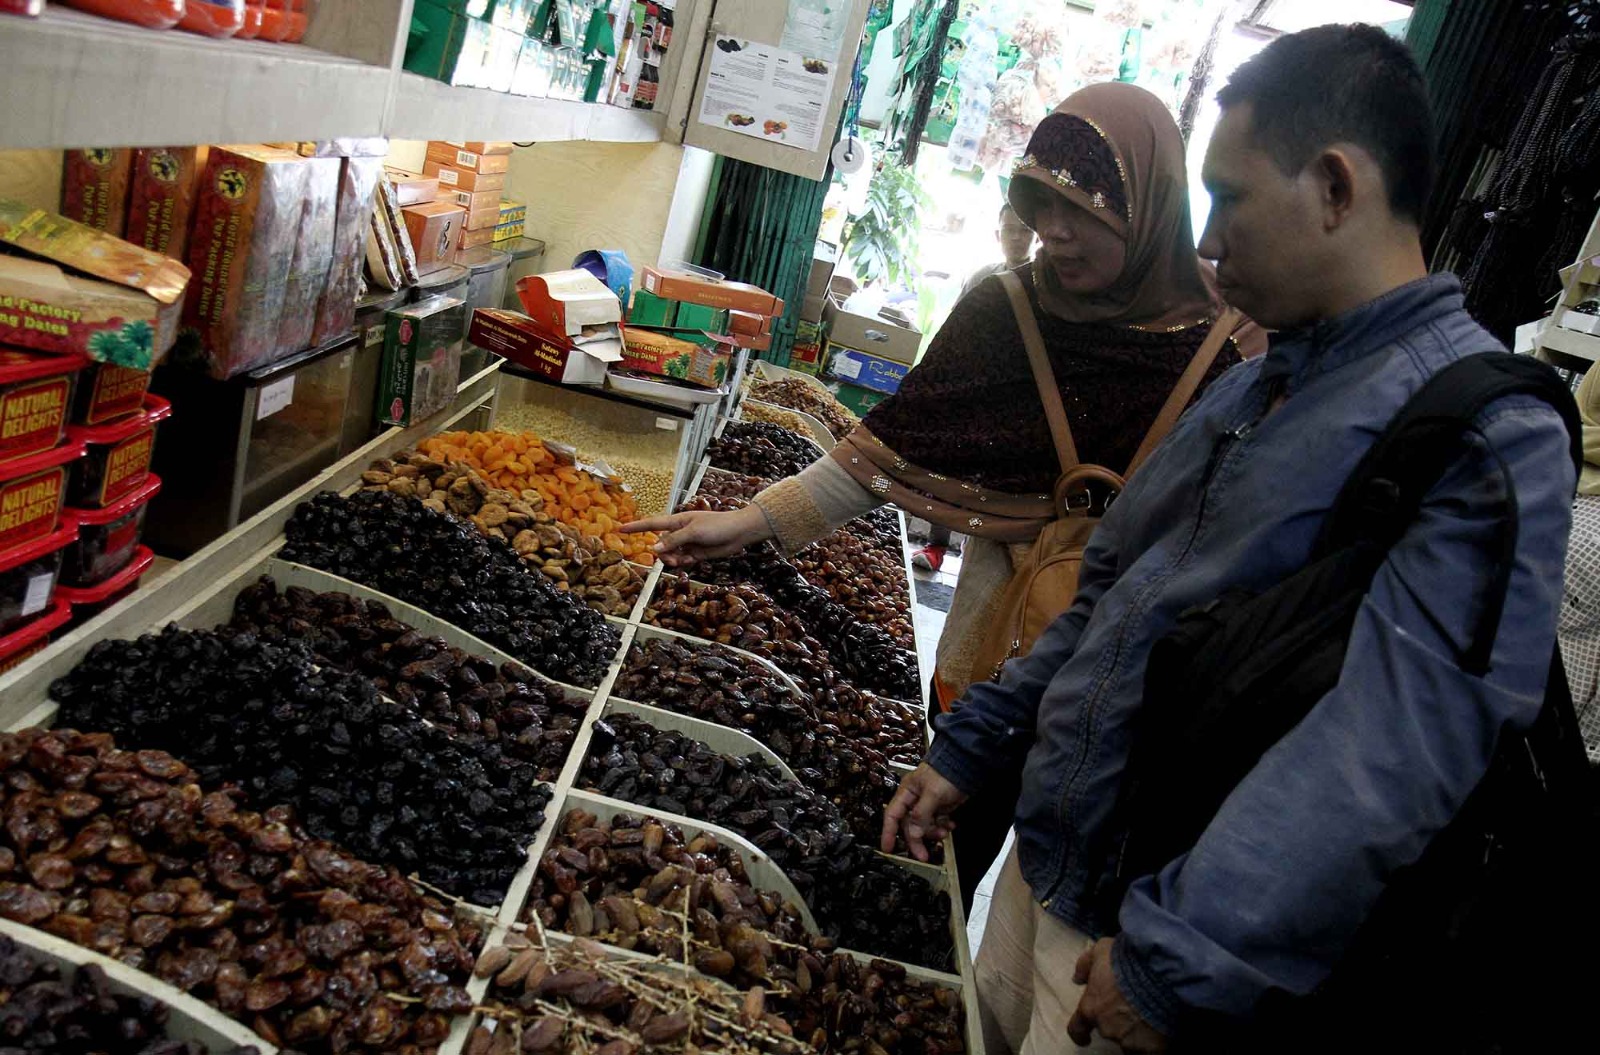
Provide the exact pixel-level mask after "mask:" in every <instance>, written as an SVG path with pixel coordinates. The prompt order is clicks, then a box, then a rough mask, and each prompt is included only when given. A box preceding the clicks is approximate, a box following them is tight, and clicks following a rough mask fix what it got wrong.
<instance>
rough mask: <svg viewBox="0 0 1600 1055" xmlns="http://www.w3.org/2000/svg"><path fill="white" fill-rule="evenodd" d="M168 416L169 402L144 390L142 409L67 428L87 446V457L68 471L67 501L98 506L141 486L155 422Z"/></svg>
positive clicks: (79, 505) (76, 506) (152, 447)
mask: <svg viewBox="0 0 1600 1055" xmlns="http://www.w3.org/2000/svg"><path fill="white" fill-rule="evenodd" d="M171 416H172V404H171V403H168V402H167V401H166V400H164V399H162V398H161V397H160V396H158V395H155V394H153V393H147V394H146V395H145V397H144V410H143V411H142V412H140V413H138V414H135V415H133V416H132V417H128V418H124V419H122V420H121V421H113V422H111V423H110V424H107V425H73V426H72V427H71V428H69V429H67V434H68V435H69V436H71V437H72V438H73V439H75V440H79V441H81V442H82V443H84V444H86V445H87V446H88V448H89V454H88V457H87V458H85V459H84V460H83V462H82V464H80V465H79V466H78V468H77V471H76V472H74V473H73V474H72V487H71V488H70V489H69V490H68V492H67V504H68V505H70V506H72V507H73V508H74V509H100V508H102V507H104V506H108V505H114V504H115V503H116V502H117V501H118V500H119V499H121V498H124V497H126V496H127V495H130V494H132V493H133V492H135V491H137V490H138V489H139V488H140V487H143V486H144V482H145V480H146V479H148V478H149V476H150V456H151V455H152V454H154V453H155V449H156V425H158V424H159V423H161V422H163V421H165V420H167V419H168V418H170V417H171Z"/></svg>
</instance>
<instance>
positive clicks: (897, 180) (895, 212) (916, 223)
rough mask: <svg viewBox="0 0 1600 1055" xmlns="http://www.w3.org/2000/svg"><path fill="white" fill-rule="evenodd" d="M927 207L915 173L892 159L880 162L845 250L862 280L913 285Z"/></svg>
mask: <svg viewBox="0 0 1600 1055" xmlns="http://www.w3.org/2000/svg"><path fill="white" fill-rule="evenodd" d="M928 207H929V201H928V196H927V194H926V193H925V192H924V191H923V190H922V187H921V186H920V185H919V184H918V183H917V176H916V173H915V172H913V171H912V170H911V169H909V168H907V167H906V166H904V165H901V164H900V163H899V162H898V161H895V160H893V159H892V158H887V157H886V158H884V160H882V161H881V162H879V164H878V167H877V170H876V171H875V172H874V173H873V174H872V182H871V184H870V185H869V186H868V188H867V206H866V208H865V209H864V210H862V211H861V212H860V213H859V214H857V215H855V216H852V217H851V218H850V223H849V226H848V227H847V228H846V230H845V236H844V241H845V246H844V250H845V255H846V256H848V257H849V259H850V262H851V263H852V264H853V265H854V267H855V274H856V278H857V279H858V280H859V281H861V282H862V283H863V284H868V283H872V282H882V283H883V284H884V285H889V286H893V285H897V284H902V283H903V284H904V285H906V286H907V287H910V288H915V286H916V278H917V251H918V247H919V243H920V235H921V231H922V213H923V210H924V209H926V208H928Z"/></svg>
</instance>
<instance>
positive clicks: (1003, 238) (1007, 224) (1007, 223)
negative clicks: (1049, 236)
mask: <svg viewBox="0 0 1600 1055" xmlns="http://www.w3.org/2000/svg"><path fill="white" fill-rule="evenodd" d="M996 237H998V238H999V239H1000V251H1001V252H1002V253H1004V254H1005V258H1006V266H1007V267H1017V266H1018V265H1020V264H1024V263H1026V262H1027V260H1028V257H1030V256H1032V255H1033V231H1032V230H1031V229H1030V228H1029V227H1028V225H1027V224H1025V223H1023V222H1022V220H1021V219H1020V218H1019V217H1018V216H1017V214H1016V213H1014V212H1012V211H1011V210H1010V209H1007V210H1006V211H1005V213H1004V214H1002V215H1001V217H1000V231H999V234H998V235H996Z"/></svg>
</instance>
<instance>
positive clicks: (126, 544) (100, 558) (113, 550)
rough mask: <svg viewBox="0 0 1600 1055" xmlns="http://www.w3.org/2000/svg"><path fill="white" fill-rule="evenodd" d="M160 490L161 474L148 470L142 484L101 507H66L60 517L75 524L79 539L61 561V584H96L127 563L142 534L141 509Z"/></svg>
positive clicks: (142, 517) (83, 585)
mask: <svg viewBox="0 0 1600 1055" xmlns="http://www.w3.org/2000/svg"><path fill="white" fill-rule="evenodd" d="M160 491H161V477H159V476H157V475H155V474H154V473H151V474H150V475H149V476H147V477H146V478H145V481H144V484H143V486H141V487H139V488H138V490H136V491H133V492H132V493H130V494H127V495H124V496H123V497H121V498H119V499H117V501H115V502H113V503H112V504H111V505H108V506H105V507H103V508H101V509H73V508H71V507H68V509H67V511H66V513H65V514H63V519H67V520H71V521H73V522H74V523H76V524H77V525H78V541H77V542H76V543H75V544H74V545H71V546H68V547H67V552H66V556H65V558H64V559H63V560H62V562H61V585H63V586H71V587H73V588H74V589H82V588H84V587H88V586H98V585H100V584H101V583H103V582H105V581H106V580H107V579H109V578H111V576H113V575H115V574H116V573H117V572H119V571H121V570H122V569H123V568H125V567H127V565H128V562H129V561H130V560H132V559H133V555H134V553H135V552H136V551H137V550H138V548H139V538H140V536H142V535H143V534H144V512H145V508H146V507H147V506H149V504H150V499H152V498H154V497H155V496H156V495H157V494H159V493H160Z"/></svg>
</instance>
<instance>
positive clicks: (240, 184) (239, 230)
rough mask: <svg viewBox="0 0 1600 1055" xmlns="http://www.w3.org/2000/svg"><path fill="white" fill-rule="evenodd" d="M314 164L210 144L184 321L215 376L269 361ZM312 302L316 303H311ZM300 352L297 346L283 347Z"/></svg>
mask: <svg viewBox="0 0 1600 1055" xmlns="http://www.w3.org/2000/svg"><path fill="white" fill-rule="evenodd" d="M313 164H323V165H337V164H338V163H337V162H335V161H320V162H315V163H314V162H312V161H311V160H310V159H307V158H302V157H301V156H299V155H298V154H294V153H291V152H289V151H286V150H274V149H272V148H270V147H247V146H233V147H213V148H212V149H211V155H210V157H209V158H208V159H207V160H206V169H205V173H204V175H203V177H202V178H201V182H200V196H199V198H198V200H197V201H196V204H195V222H194V234H193V236H192V237H191V239H190V243H189V266H190V269H191V270H192V271H193V272H194V275H195V279H194V283H193V285H191V286H190V289H189V297H188V300H187V302H186V304H185V306H184V312H183V321H184V325H186V326H192V327H194V328H195V329H197V330H199V331H200V345H201V350H202V351H203V352H204V354H205V357H206V361H207V363H208V364H209V366H210V370H211V374H212V376H213V377H216V378H218V379H219V380H220V379H224V378H228V377H232V376H234V375H235V374H239V373H243V372H245V371H247V370H253V369H255V368H256V367H258V366H264V365H266V364H267V363H270V362H272V360H273V359H274V358H276V357H277V356H278V355H279V353H280V352H281V351H282V349H281V348H280V346H279V344H278V326H279V323H280V322H281V321H282V318H283V311H284V303H285V299H286V297H287V294H288V289H289V275H290V273H291V272H292V271H293V269H294V261H295V248H296V246H298V245H299V243H300V238H301V231H300V225H301V222H302V219H303V214H304V208H303V206H304V202H305V199H306V190H307V186H308V184H307V180H308V177H309V176H310V174H311V171H312V165H313ZM313 303H314V302H313ZM289 350H290V351H298V350H299V349H297V348H296V349H289Z"/></svg>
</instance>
